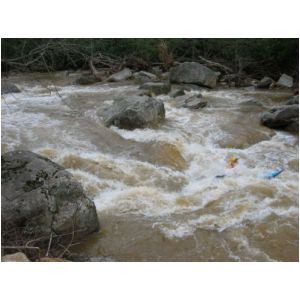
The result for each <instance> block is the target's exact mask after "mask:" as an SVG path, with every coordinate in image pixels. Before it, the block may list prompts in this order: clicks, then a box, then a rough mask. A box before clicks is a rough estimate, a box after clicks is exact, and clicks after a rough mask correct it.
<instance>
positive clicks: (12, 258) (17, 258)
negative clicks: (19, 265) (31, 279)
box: [1, 252, 30, 262]
mask: <svg viewBox="0 0 300 300" xmlns="http://www.w3.org/2000/svg"><path fill="white" fill-rule="evenodd" d="M1 261H2V262H29V261H30V260H29V259H28V258H27V256H26V255H25V254H24V253H22V252H17V253H14V254H7V255H4V256H2V257H1Z"/></svg>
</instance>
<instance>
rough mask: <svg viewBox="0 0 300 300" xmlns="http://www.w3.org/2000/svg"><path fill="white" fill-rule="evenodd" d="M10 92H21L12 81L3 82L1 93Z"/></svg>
mask: <svg viewBox="0 0 300 300" xmlns="http://www.w3.org/2000/svg"><path fill="white" fill-rule="evenodd" d="M10 93H21V91H20V90H19V88H18V87H17V86H16V85H15V84H13V83H10V82H5V81H4V82H2V83H1V95H4V94H10Z"/></svg>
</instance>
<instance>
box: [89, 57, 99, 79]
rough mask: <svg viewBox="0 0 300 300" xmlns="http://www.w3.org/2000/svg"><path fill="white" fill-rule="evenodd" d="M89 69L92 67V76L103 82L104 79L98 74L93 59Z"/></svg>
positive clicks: (90, 61)
mask: <svg viewBox="0 0 300 300" xmlns="http://www.w3.org/2000/svg"><path fill="white" fill-rule="evenodd" d="M89 67H90V70H91V72H92V74H93V75H94V76H95V78H96V79H97V80H99V81H102V78H101V76H100V74H99V73H98V71H97V69H96V68H95V66H94V63H93V58H92V57H91V58H90V60H89Z"/></svg>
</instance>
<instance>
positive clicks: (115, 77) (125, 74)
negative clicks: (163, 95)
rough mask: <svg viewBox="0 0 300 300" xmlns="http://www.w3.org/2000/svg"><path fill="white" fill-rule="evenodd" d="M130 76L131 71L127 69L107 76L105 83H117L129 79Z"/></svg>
mask: <svg viewBox="0 0 300 300" xmlns="http://www.w3.org/2000/svg"><path fill="white" fill-rule="evenodd" d="M131 76H132V71H131V70H130V69H128V68H125V69H123V70H122V71H120V72H118V73H115V74H112V75H111V76H109V77H108V78H107V81H111V82H118V81H122V80H126V79H129V78H130V77H131Z"/></svg>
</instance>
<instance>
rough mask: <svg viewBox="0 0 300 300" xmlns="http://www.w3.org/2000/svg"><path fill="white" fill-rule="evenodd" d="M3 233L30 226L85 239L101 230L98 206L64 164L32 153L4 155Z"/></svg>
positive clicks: (43, 230) (47, 232)
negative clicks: (86, 236)
mask: <svg viewBox="0 0 300 300" xmlns="http://www.w3.org/2000/svg"><path fill="white" fill-rule="evenodd" d="M1 163H2V168H1V175H2V181H1V182H2V196H1V201H2V210H1V225H2V230H7V229H11V228H14V227H20V226H21V227H26V228H27V230H28V231H30V232H34V233H36V234H49V233H51V232H55V233H56V234H64V233H72V232H73V230H75V236H76V237H82V236H85V235H87V234H88V233H91V232H94V231H96V230H97V229H98V228H99V224H98V218H97V213H96V208H95V205H94V203H93V202H92V201H91V200H90V199H88V198H87V197H86V195H85V194H84V192H83V188H82V186H81V184H80V183H79V182H77V181H76V180H75V179H74V177H73V176H72V175H71V174H70V173H69V172H67V171H66V170H64V168H63V167H61V166H60V165H58V164H56V163H54V162H52V161H51V160H49V159H47V158H45V157H42V156H40V155H37V154H35V153H33V152H30V151H12V152H7V153H5V154H3V155H2V156H1Z"/></svg>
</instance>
